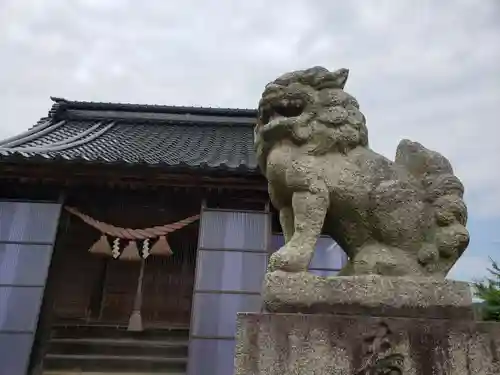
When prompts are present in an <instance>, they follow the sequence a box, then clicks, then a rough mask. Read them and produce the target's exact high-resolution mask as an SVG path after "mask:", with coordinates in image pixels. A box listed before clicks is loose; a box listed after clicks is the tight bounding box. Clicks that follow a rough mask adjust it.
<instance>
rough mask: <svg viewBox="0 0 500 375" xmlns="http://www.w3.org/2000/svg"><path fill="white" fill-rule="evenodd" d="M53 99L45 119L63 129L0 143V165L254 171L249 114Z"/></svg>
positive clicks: (252, 113) (232, 110) (251, 129)
mask: <svg viewBox="0 0 500 375" xmlns="http://www.w3.org/2000/svg"><path fill="white" fill-rule="evenodd" d="M57 100H58V101H57V102H56V104H55V105H54V107H55V109H54V107H53V109H52V110H51V112H49V114H50V116H52V117H49V120H50V121H51V122H52V123H54V124H55V123H57V122H60V121H64V124H63V125H62V126H59V127H57V128H55V129H54V130H52V131H50V132H48V133H47V132H45V133H43V134H42V132H40V133H39V134H38V135H35V136H33V134H32V132H31V133H30V134H29V138H28V137H25V138H23V137H22V136H21V137H19V138H18V140H17V141H16V144H15V146H12V147H9V146H8V144H7V146H2V143H1V142H0V161H5V160H13V159H16V160H21V159H24V160H36V159H37V158H40V157H43V158H48V159H49V160H54V161H57V160H62V159H64V160H66V161H69V162H71V161H80V162H82V161H84V162H87V163H119V164H128V165H131V164H146V165H151V166H164V167H177V168H189V169H193V168H194V169H208V170H221V171H222V170H224V171H229V172H230V171H235V172H236V171H237V172H243V173H254V172H257V162H256V158H255V154H254V149H253V117H252V116H253V115H254V114H255V112H254V111H252V110H238V109H227V110H224V109H220V108H216V109H210V108H193V113H194V115H193V116H190V112H189V107H166V106H144V105H133V104H113V103H86V102H69V101H62V102H61V99H57ZM61 103H62V104H61ZM75 108H76V109H78V111H76V112H78V116H77V118H76V117H75V115H74V114H72V110H74V109H75ZM131 112H134V115H133V116H131V115H130V113H131ZM141 114H142V115H141ZM184 115H186V116H184ZM233 118H234V119H235V120H234V121H233V120H232V119H233ZM196 119H199V120H198V121H197V120H196ZM35 134H37V133H35ZM23 139H26V142H23ZM20 156H22V158H20Z"/></svg>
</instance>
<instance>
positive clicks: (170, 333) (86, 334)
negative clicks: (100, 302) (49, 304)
mask: <svg viewBox="0 0 500 375" xmlns="http://www.w3.org/2000/svg"><path fill="white" fill-rule="evenodd" d="M52 338H135V339H148V340H157V339H165V338H168V339H177V338H179V339H185V340H187V339H188V338H189V327H162V328H147V329H145V330H144V331H142V332H132V331H127V327H126V326H119V325H98V324H93V325H88V324H87V325H55V326H54V327H53V329H52Z"/></svg>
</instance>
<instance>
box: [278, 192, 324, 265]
mask: <svg viewBox="0 0 500 375" xmlns="http://www.w3.org/2000/svg"><path fill="white" fill-rule="evenodd" d="M328 205H329V199H328V193H327V192H326V189H324V190H321V191H318V190H316V191H315V192H311V191H298V192H295V193H293V197H292V210H293V226H294V231H293V235H292V236H291V238H290V239H289V240H287V242H286V244H285V245H284V246H283V247H282V248H281V249H279V250H278V251H276V252H275V253H274V254H273V255H271V258H270V260H269V267H268V271H269V272H272V271H275V270H282V271H288V272H300V271H307V267H308V266H309V262H310V261H311V257H312V255H313V252H314V247H315V245H316V241H317V240H318V236H319V235H320V234H321V229H322V228H323V222H324V220H325V216H326V213H327V210H328ZM289 214H290V211H288V210H285V211H283V210H280V220H282V223H283V224H285V226H288V225H289V224H290V223H291V220H290V218H289V217H288V215H289ZM282 215H283V216H284V217H283V218H282V217H281V216H282ZM283 219H285V220H283ZM283 224H282V225H283ZM283 231H284V234H285V236H288V234H287V233H286V231H287V229H285V228H283Z"/></svg>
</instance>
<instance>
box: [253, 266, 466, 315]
mask: <svg viewBox="0 0 500 375" xmlns="http://www.w3.org/2000/svg"><path fill="white" fill-rule="evenodd" d="M263 298H264V301H265V306H266V309H267V311H270V312H282V313H291V312H301V313H322V314H328V313H331V314H366V315H368V314H369V315H372V316H400V317H401V316H405V317H427V318H458V319H471V320H472V319H474V310H473V307H472V296H471V291H470V286H469V285H468V284H467V283H465V282H460V281H452V280H436V279H434V278H409V277H388V276H378V275H360V276H340V277H328V278H325V277H318V276H315V275H312V274H310V273H307V272H296V273H295V272H294V273H289V272H283V271H274V272H270V273H267V274H266V276H265V281H264V288H263Z"/></svg>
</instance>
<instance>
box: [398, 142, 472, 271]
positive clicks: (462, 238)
mask: <svg viewBox="0 0 500 375" xmlns="http://www.w3.org/2000/svg"><path fill="white" fill-rule="evenodd" d="M395 162H396V164H399V165H402V166H404V167H405V168H406V169H407V170H408V171H409V172H410V173H411V174H412V175H413V176H414V177H415V178H416V179H417V180H418V181H420V182H421V184H422V189H423V191H424V192H425V198H424V199H425V203H426V204H427V205H428V214H429V215H431V216H432V217H433V220H432V219H431V221H430V222H431V223H434V225H432V224H431V226H432V227H433V228H429V235H430V236H432V235H433V236H434V241H433V242H434V243H435V246H426V247H423V248H422V249H421V250H420V251H419V253H418V260H419V261H420V263H421V264H422V265H423V266H424V267H425V268H426V270H427V272H429V273H430V274H441V275H442V276H445V275H446V274H447V273H448V271H449V270H450V268H451V267H453V265H454V264H455V262H456V260H457V259H458V258H459V257H460V256H461V255H462V253H463V252H464V250H465V249H466V248H467V245H468V244H469V232H468V231H467V229H466V228H465V225H466V223H467V207H466V205H465V203H464V201H463V194H464V187H463V185H462V183H461V182H460V180H459V179H458V178H457V177H456V176H455V175H454V173H453V168H452V166H451V164H450V162H449V161H448V159H446V158H445V157H444V156H442V155H441V154H439V153H438V152H435V151H431V150H428V149H426V148H425V147H423V146H422V145H421V144H420V143H417V142H411V141H409V140H403V141H401V142H400V144H399V146H398V149H397V152H396V159H395Z"/></svg>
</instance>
